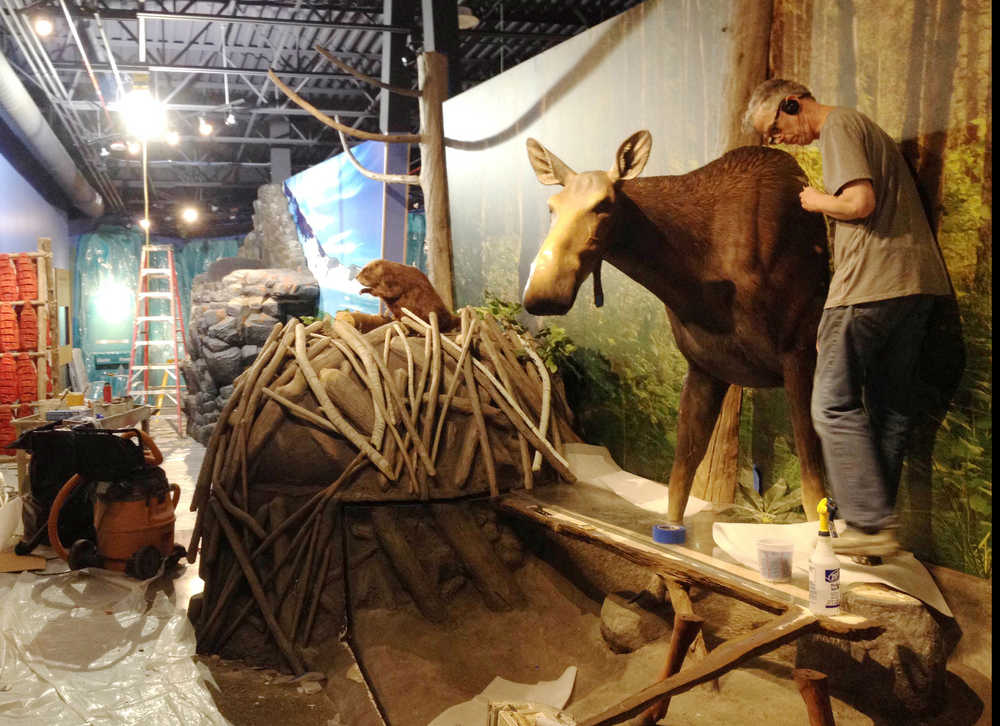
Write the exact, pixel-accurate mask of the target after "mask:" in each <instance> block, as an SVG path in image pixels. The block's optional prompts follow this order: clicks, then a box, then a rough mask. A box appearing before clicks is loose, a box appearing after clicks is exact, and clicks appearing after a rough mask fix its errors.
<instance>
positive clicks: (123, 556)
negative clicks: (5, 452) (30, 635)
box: [13, 424, 185, 580]
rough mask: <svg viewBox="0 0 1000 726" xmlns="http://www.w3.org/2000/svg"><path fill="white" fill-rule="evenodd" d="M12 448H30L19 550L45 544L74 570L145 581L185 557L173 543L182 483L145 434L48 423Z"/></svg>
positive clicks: (133, 430)
mask: <svg viewBox="0 0 1000 726" xmlns="http://www.w3.org/2000/svg"><path fill="white" fill-rule="evenodd" d="M13 446H14V447H15V448H20V449H24V450H26V451H28V452H30V453H31V454H32V457H31V468H30V475H31V492H30V493H29V494H28V495H27V496H26V497H25V501H24V509H23V517H22V519H23V522H24V532H25V539H23V540H22V541H21V542H19V543H18V544H17V546H16V547H15V548H14V549H15V552H16V553H17V554H28V553H30V552H31V551H32V550H33V549H34V548H35V547H37V546H38V545H39V544H42V543H46V544H49V545H51V546H52V548H53V549H54V550H55V551H56V553H57V554H58V555H59V556H60V557H62V558H63V559H65V560H66V561H67V562H69V566H70V567H71V568H72V569H74V570H78V569H81V568H84V567H103V568H105V569H108V570H114V571H117V572H124V573H125V574H126V575H129V576H130V577H135V578H137V579H140V580H145V579H148V578H150V577H153V576H155V575H156V574H157V573H158V572H159V571H160V566H161V565H162V564H164V563H166V566H167V568H168V569H170V568H173V567H176V566H177V564H178V563H179V561H180V559H181V557H183V556H184V555H185V550H184V548H183V547H182V546H180V545H178V544H175V543H174V521H175V517H174V509H175V508H176V507H177V502H178V500H179V499H180V487H178V486H177V485H176V484H169V483H168V482H167V476H166V474H165V473H164V471H163V469H161V468H160V466H159V465H160V463H162V461H163V455H162V454H161V453H160V450H159V449H158V448H157V446H156V444H155V443H154V442H153V440H152V439H151V438H150V437H149V436H147V435H146V434H145V433H143V432H141V431H139V430H138V429H119V430H104V429H98V428H95V427H93V426H91V425H88V424H82V425H80V426H75V427H72V428H65V427H61V426H60V425H59V424H51V425H48V426H42V427H41V428H37V429H34V430H32V431H28V432H26V433H25V434H24V435H22V436H21V437H20V438H19V439H18V440H17V441H15V442H14V444H13ZM65 543H71V545H70V547H69V549H68V550H67V549H66V546H65Z"/></svg>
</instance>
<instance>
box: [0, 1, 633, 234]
mask: <svg viewBox="0 0 1000 726" xmlns="http://www.w3.org/2000/svg"><path fill="white" fill-rule="evenodd" d="M638 2H639V0H553V2H538V1H537V0H465V1H464V2H462V3H461V4H463V5H465V6H466V7H467V8H468V9H469V11H471V13H472V14H473V15H474V16H475V17H476V18H478V25H477V26H476V27H475V28H474V29H469V30H461V31H459V34H458V36H457V46H456V47H455V48H454V49H453V50H452V52H451V53H450V54H449V58H452V59H453V61H452V71H451V72H452V73H455V74H456V77H457V78H458V79H459V82H458V88H457V90H462V89H464V88H468V87H470V86H472V85H475V84H477V83H480V82H482V81H484V80H486V79H488V78H490V77H492V76H493V75H496V74H497V73H499V72H501V71H502V70H503V69H505V68H509V67H511V66H513V65H515V64H517V63H520V62H522V61H524V60H526V59H527V58H529V57H531V56H533V55H536V54H537V53H539V52H541V51H544V50H546V49H548V48H550V47H552V46H554V45H556V44H558V43H560V42H562V41H563V40H565V39H567V38H569V37H572V36H573V35H575V34H577V33H579V32H581V31H582V30H585V29H586V28H588V27H591V26H592V25H595V24H596V23H599V22H601V21H603V20H605V19H607V18H609V17H612V16H613V15H616V14H618V13H620V12H622V11H623V10H625V9H627V8H628V7H631V6H632V5H635V4H638ZM136 8H137V4H136V3H134V2H129V1H127V0H96V2H94V0H34V1H29V0H0V16H2V22H0V52H3V54H4V56H5V57H6V58H7V59H8V61H9V62H10V63H11V65H12V66H13V67H14V68H15V70H16V72H17V73H18V74H19V75H20V76H21V79H22V81H23V82H24V85H25V87H26V88H28V90H29V92H30V93H31V94H32V96H33V98H34V99H35V101H36V103H37V104H38V106H39V107H40V108H41V109H42V110H43V113H44V114H45V115H46V117H47V119H48V121H49V124H50V125H51V126H52V128H53V130H54V131H55V132H56V134H57V135H58V136H59V137H60V138H61V139H62V140H63V142H64V145H65V146H66V147H67V150H68V151H70V153H71V155H72V156H73V157H74V159H75V160H76V161H77V164H78V166H79V168H80V169H81V171H82V172H83V173H84V175H85V176H86V177H87V178H88V180H89V181H90V182H91V184H92V186H93V187H94V188H95V189H96V190H98V191H99V192H100V193H101V194H102V195H103V196H104V198H105V201H106V207H107V208H108V211H109V212H110V213H112V214H116V215H120V216H122V217H123V218H129V219H134V218H135V217H136V214H139V213H141V212H142V205H143V193H142V167H141V163H140V162H139V159H138V157H136V156H133V155H130V154H129V153H128V151H123V150H118V146H119V145H118V144H115V148H114V150H113V149H112V144H113V143H114V142H116V141H117V142H120V141H123V140H124V139H123V130H122V127H121V124H120V122H119V120H118V119H117V118H116V116H117V114H115V113H114V112H113V111H112V110H111V109H110V108H109V105H110V104H111V103H113V102H114V101H115V99H117V97H118V95H119V94H120V93H121V92H122V91H123V90H124V91H127V90H128V89H130V88H133V87H136V86H139V85H142V84H148V86H149V87H150V89H151V90H152V91H153V93H154V95H156V96H157V97H158V98H159V99H161V100H162V101H165V102H166V105H167V109H168V115H169V117H170V119H171V120H170V124H171V126H172V128H174V129H175V130H177V131H178V132H179V134H180V143H179V144H178V145H177V146H176V147H169V146H167V145H166V144H164V143H152V144H150V147H149V165H148V178H149V183H150V199H151V206H152V207H153V212H154V213H155V214H157V215H159V217H160V219H159V220H157V229H158V230H159V231H161V232H162V233H164V234H180V235H187V234H196V235H197V236H213V235H215V234H227V233H230V232H234V231H238V232H245V231H247V230H248V229H249V226H250V215H251V213H252V203H251V202H252V201H253V199H255V198H256V192H257V188H258V187H259V186H260V185H261V184H266V183H269V182H270V181H271V164H270V161H271V159H270V152H271V150H272V149H274V148H285V149H288V150H289V151H290V153H291V159H292V172H293V173H295V172H297V171H300V170H302V169H305V168H308V167H310V166H313V165H315V164H317V163H319V162H320V161H322V160H324V159H325V158H327V157H329V156H330V155H332V154H336V153H339V152H340V150H341V149H340V142H339V140H338V139H337V138H336V136H335V135H334V134H331V133H329V129H327V128H326V127H325V126H323V125H322V124H320V123H319V122H318V121H316V120H315V119H313V118H312V117H311V116H309V115H308V114H307V113H306V112H304V111H302V110H301V109H299V108H298V107H296V106H294V105H292V104H291V103H290V102H289V101H288V100H287V99H286V98H285V97H284V96H283V94H281V93H280V92H279V91H278V90H277V89H276V88H275V87H274V85H273V84H272V83H271V82H270V81H269V79H268V78H267V72H268V70H269V69H273V70H275V72H276V73H278V75H279V76H281V78H282V80H284V81H285V82H286V83H288V84H289V85H290V86H291V87H292V88H293V89H294V90H295V91H296V92H297V93H299V94H300V95H302V96H303V97H304V98H305V99H306V100H308V101H310V102H311V103H313V104H314V105H316V106H317V107H318V108H321V109H323V112H324V113H326V114H327V115H329V116H331V117H332V116H340V117H342V118H344V119H345V120H348V121H349V122H350V123H352V124H354V125H356V126H357V128H360V129H363V130H366V131H379V130H380V129H379V114H380V106H379V104H380V94H379V92H378V91H377V89H372V88H370V87H367V86H364V85H363V84H361V83H359V82H358V81H357V80H356V79H354V78H353V77H351V76H350V75H348V74H346V73H343V72H342V71H340V70H339V69H337V68H335V67H333V66H332V64H330V63H329V62H327V61H326V60H325V59H324V58H322V57H321V56H320V55H319V54H317V53H316V52H315V50H314V48H315V46H317V45H318V46H322V47H323V48H325V49H327V50H329V51H331V52H332V53H333V54H334V55H335V56H336V57H338V58H339V59H341V60H344V61H345V62H347V63H348V64H350V65H351V66H353V67H355V68H356V69H357V70H359V71H360V72H362V73H364V74H368V75H371V76H375V77H384V76H383V67H382V66H383V62H384V61H383V43H388V41H389V39H390V38H391V37H392V36H396V37H398V38H399V39H400V40H401V43H400V44H398V45H393V46H391V47H393V48H397V47H398V48H399V49H400V51H399V56H398V58H395V57H394V58H391V59H389V61H388V62H389V63H392V64H397V65H396V68H395V70H394V73H395V75H394V81H393V82H394V83H395V84H396V85H403V86H404V87H409V88H416V83H417V79H416V64H415V58H416V55H417V54H418V53H419V52H421V50H422V48H423V28H424V25H425V23H424V19H423V13H424V12H426V11H427V9H428V8H431V9H433V12H434V13H452V14H455V13H456V0H367V1H364V0H362V1H360V2H314V1H313V0H284V1H281V2H279V1H274V2H271V1H269V0H218V1H211V0H156V1H155V2H145V3H142V8H143V9H142V10H141V11H140V10H137V9H136ZM41 10H46V11H48V12H50V13H51V14H52V17H54V18H55V21H56V32H54V33H53V34H52V35H50V36H48V37H47V38H44V39H41V38H39V37H38V36H36V35H35V33H34V32H33V31H32V28H31V25H30V23H31V20H32V17H33V15H34V14H35V13H36V12H39V11H41ZM384 18H393V22H383V19H384ZM387 47H388V46H387ZM456 61H457V62H456ZM400 77H402V78H403V80H404V82H403V83H402V84H400V83H399V82H398V80H397V79H398V78H400ZM408 113H409V119H408V120H409V122H410V124H411V125H410V128H409V130H415V129H416V127H417V118H416V108H415V106H413V107H412V108H410V109H408ZM227 118H228V120H229V121H230V124H229V125H227V124H226V120H227ZM201 119H205V120H207V121H209V122H210V123H212V124H213V126H214V132H213V134H212V135H211V136H200V135H199V134H198V131H197V129H198V126H199V121H200V120H201ZM181 202H197V203H199V204H200V205H201V206H203V207H204V212H205V213H206V214H205V215H204V218H205V219H207V221H206V222H205V225H206V226H205V227H204V228H203V229H201V230H198V231H192V230H185V229H183V228H181V227H180V226H178V223H177V222H176V215H175V214H171V213H170V209H171V208H172V207H173V206H176V205H177V204H179V203H181ZM213 210H214V211H213ZM168 217H169V218H170V219H167V218H168Z"/></svg>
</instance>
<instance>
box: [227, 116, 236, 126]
mask: <svg viewBox="0 0 1000 726" xmlns="http://www.w3.org/2000/svg"><path fill="white" fill-rule="evenodd" d="M235 125H236V116H234V115H233V114H229V115H228V116H226V126H235Z"/></svg>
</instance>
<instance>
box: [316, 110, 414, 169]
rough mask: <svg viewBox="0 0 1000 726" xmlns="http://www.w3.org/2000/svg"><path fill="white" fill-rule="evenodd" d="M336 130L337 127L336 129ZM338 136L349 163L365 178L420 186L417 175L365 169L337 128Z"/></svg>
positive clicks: (338, 119) (337, 118)
mask: <svg viewBox="0 0 1000 726" xmlns="http://www.w3.org/2000/svg"><path fill="white" fill-rule="evenodd" d="M335 120H336V121H337V123H338V124H339V123H340V117H339V116H338V117H336V119H335ZM334 128H336V127H334ZM337 135H338V136H340V144H341V146H343V147H344V153H345V154H347V159H348V161H350V162H351V164H353V165H354V168H355V169H357V170H358V171H359V172H361V174H362V175H363V176H366V177H368V178H369V179H374V180H375V181H380V182H386V183H388V184H420V177H419V176H416V175H415V174H381V173H379V172H377V171H371V170H370V169H365V168H364V167H363V166H362V165H361V162H360V161H358V160H357V158H356V157H355V156H354V154H353V153H352V152H351V147H350V146H348V145H347V137H345V136H344V132H343V131H341V130H340V129H339V128H337Z"/></svg>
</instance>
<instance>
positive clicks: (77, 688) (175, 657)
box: [0, 570, 228, 726]
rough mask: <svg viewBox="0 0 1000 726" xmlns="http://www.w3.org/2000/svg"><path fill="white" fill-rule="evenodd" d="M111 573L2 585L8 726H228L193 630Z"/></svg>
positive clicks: (0, 698) (0, 710) (139, 587)
mask: <svg viewBox="0 0 1000 726" xmlns="http://www.w3.org/2000/svg"><path fill="white" fill-rule="evenodd" d="M146 585H147V583H143V582H137V581H135V580H129V579H128V578H125V577H123V576H118V575H115V574H114V573H109V572H106V571H97V570H88V571H83V572H67V573H64V574H59V575H46V576H39V575H33V574H30V573H22V574H20V575H0V636H2V637H0V725H2V726H7V724H17V725H18V726H24V725H25V724H47V725H48V726H77V725H79V724H88V726H90V725H92V726H101V725H104V724H107V725H108V726H110V725H111V724H114V725H115V726H120V725H124V724H142V725H143V726H168V725H169V726H176V725H178V724H184V726H193V725H197V724H206V725H216V724H218V725H220V726H221V725H223V724H227V723H228V722H227V721H226V720H225V719H224V718H223V717H222V715H221V714H220V713H219V711H218V709H217V708H216V706H215V703H214V702H213V701H212V697H211V695H210V694H209V692H208V689H207V687H206V685H205V683H206V681H208V682H212V683H213V685H214V682H213V681H212V676H211V673H210V672H209V671H208V669H207V668H206V667H205V666H203V665H200V664H197V663H195V661H194V659H193V658H192V656H193V655H194V652H195V638H194V629H193V628H192V627H191V624H190V623H189V622H188V619H187V617H186V615H185V614H184V613H183V612H182V611H181V610H178V609H177V608H176V607H175V606H174V605H173V604H172V603H171V602H170V600H169V599H168V598H167V597H166V596H165V595H164V594H163V593H162V592H157V593H156V594H155V596H154V597H153V598H152V602H151V603H147V600H146Z"/></svg>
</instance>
